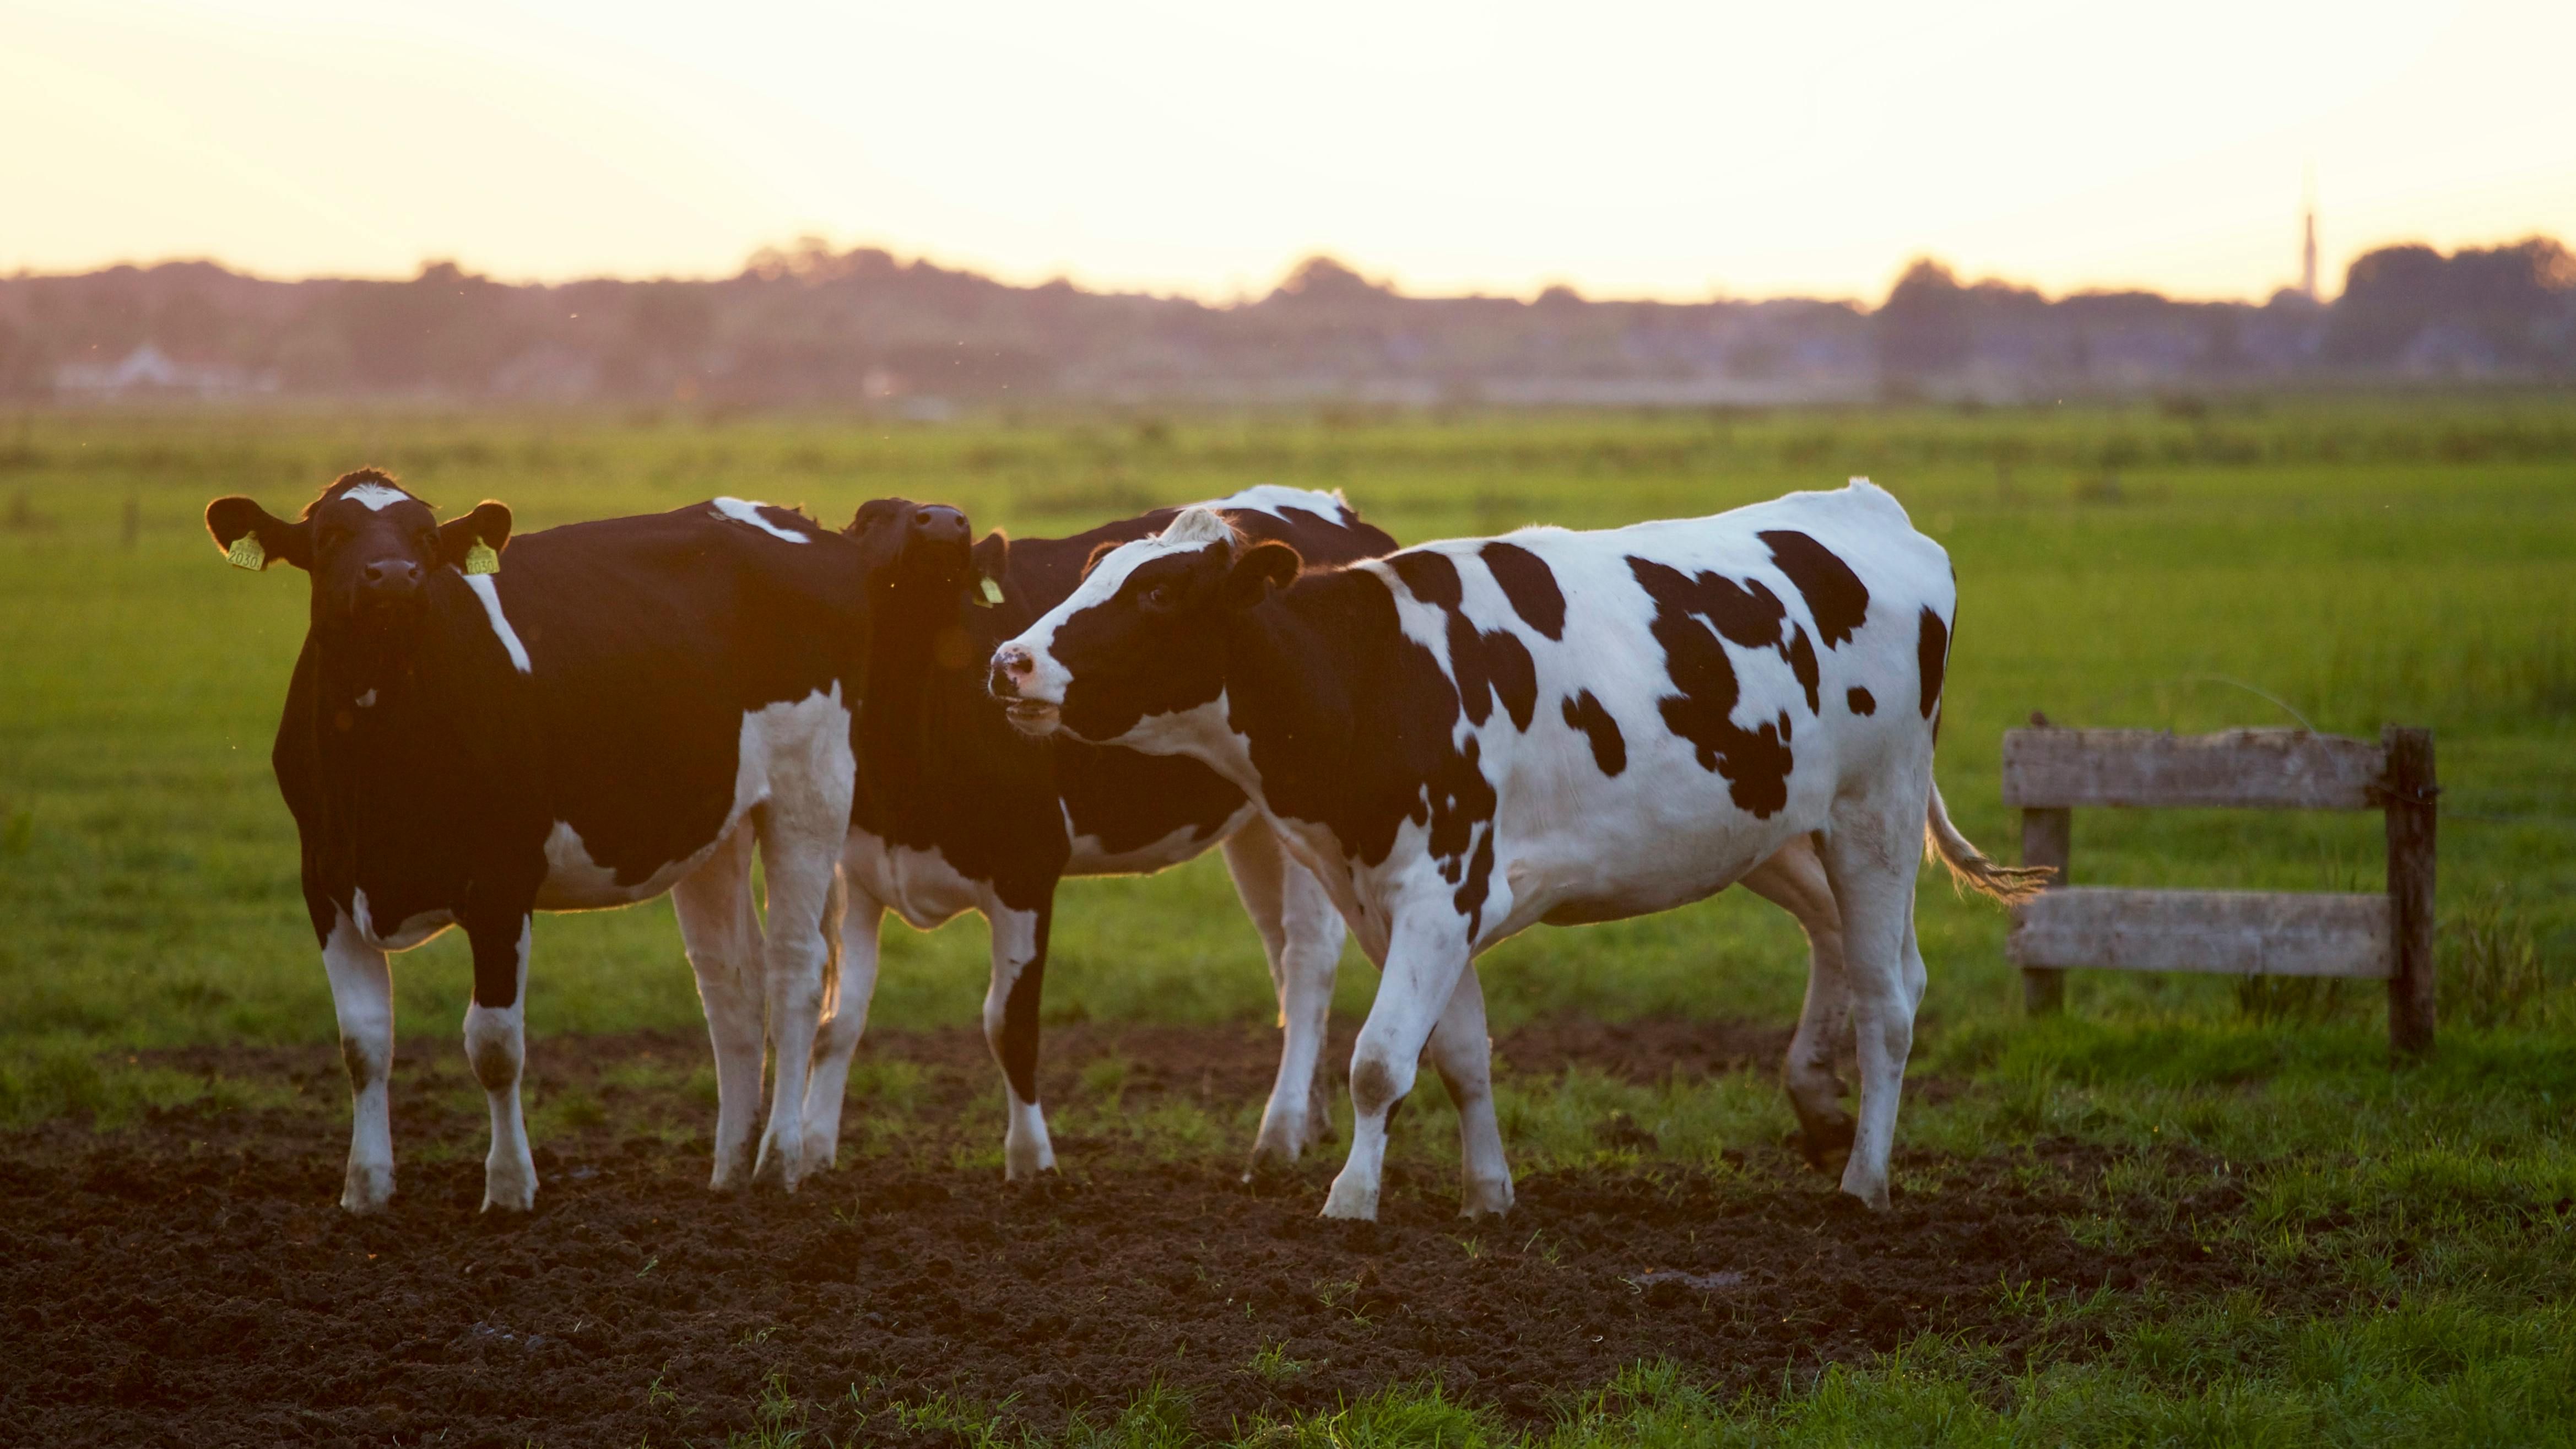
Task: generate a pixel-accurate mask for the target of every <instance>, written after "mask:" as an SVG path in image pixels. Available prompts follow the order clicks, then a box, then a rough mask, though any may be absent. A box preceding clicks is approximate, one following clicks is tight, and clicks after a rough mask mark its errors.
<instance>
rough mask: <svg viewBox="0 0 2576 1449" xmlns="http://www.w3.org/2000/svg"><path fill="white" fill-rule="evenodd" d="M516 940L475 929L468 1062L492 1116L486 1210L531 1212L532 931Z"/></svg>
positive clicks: (521, 925)
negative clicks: (525, 1076)
mask: <svg viewBox="0 0 2576 1449" xmlns="http://www.w3.org/2000/svg"><path fill="white" fill-rule="evenodd" d="M529 920H530V918H529V917H528V916H526V915H521V916H520V917H519V918H518V922H517V924H518V930H517V932H516V933H515V934H504V930H503V928H500V927H486V928H484V929H481V930H477V929H476V928H475V927H473V926H471V925H468V926H467V927H466V928H465V935H466V939H467V940H469V941H471V942H472V943H473V946H474V1000H473V1003H472V1004H471V1005H469V1006H467V1007H466V1008H465V1060H466V1063H467V1064H468V1065H470V1066H472V1067H473V1069H474V1079H475V1080H476V1081H478V1082H481V1083H482V1084H483V1100H484V1102H485V1103H486V1104H487V1105H488V1106H490V1108H491V1109H492V1150H491V1152H490V1153H488V1154H486V1155H485V1157H484V1159H483V1210H484V1211H485V1212H490V1211H491V1210H492V1209H494V1208H500V1209H503V1210H504V1211H508V1212H520V1213H523V1212H526V1211H528V1210H529V1209H531V1208H533V1207H535V1206H536V1205H537V1162H536V1158H535V1157H534V1156H533V1155H532V1154H531V1153H530V1152H529V1151H528V1124H527V1121H526V1119H525V1118H524V1117H522V1116H521V1115H520V1112H519V1077H520V1074H521V1073H522V1072H523V1071H525V1070H526V1068H527V1064H528V1034H527V1018H528V924H529Z"/></svg>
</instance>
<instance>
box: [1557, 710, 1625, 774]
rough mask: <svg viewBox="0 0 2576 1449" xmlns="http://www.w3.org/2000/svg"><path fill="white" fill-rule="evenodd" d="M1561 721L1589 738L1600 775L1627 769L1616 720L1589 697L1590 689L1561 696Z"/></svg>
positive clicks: (1623, 740)
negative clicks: (1563, 701)
mask: <svg viewBox="0 0 2576 1449" xmlns="http://www.w3.org/2000/svg"><path fill="white" fill-rule="evenodd" d="M1565 722H1566V723H1567V724H1568V725H1570V726H1572V727H1573V728H1575V729H1578V730H1581V731H1582V732H1583V735H1584V737H1585V738H1586V739H1589V740H1590V741H1592V763H1593V764H1595V765H1598V766H1599V767H1600V768H1601V773H1602V774H1604V775H1613V776H1615V775H1617V774H1618V773H1619V772H1620V771H1621V770H1624V769H1626V768H1628V741H1627V739H1626V738H1625V737H1624V736H1622V735H1621V734H1620V733H1619V722H1618V721H1617V720H1615V719H1612V718H1611V717H1610V711H1608V710H1606V709H1604V708H1602V707H1601V701H1599V700H1597V699H1595V698H1593V697H1592V691H1591V690H1588V689H1587V690H1584V691H1582V692H1581V693H1579V694H1570V695H1567V696H1566V697H1565Z"/></svg>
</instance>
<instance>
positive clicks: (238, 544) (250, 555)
mask: <svg viewBox="0 0 2576 1449" xmlns="http://www.w3.org/2000/svg"><path fill="white" fill-rule="evenodd" d="M224 562H226V563H228V564H231V565H232V566H233V567H234V568H237V569H248V570H250V571H251V572H252V573H258V572H259V571H260V570H261V569H263V568H266V567H268V550H266V549H264V548H261V547H260V546H259V535H258V534H256V533H245V534H243V535H242V536H241V537H239V538H237V539H234V540H233V546H232V547H231V548H228V549H225V550H224Z"/></svg>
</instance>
